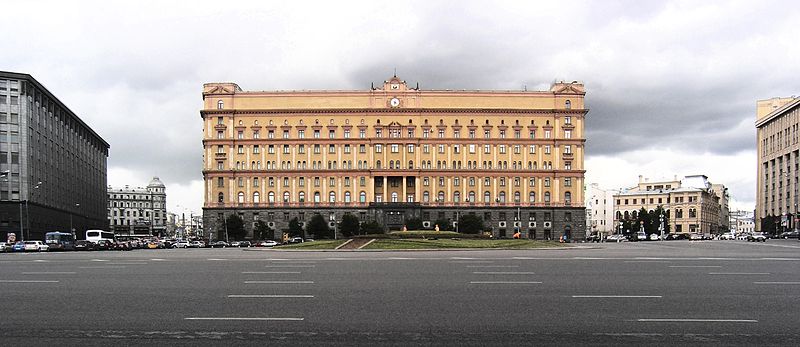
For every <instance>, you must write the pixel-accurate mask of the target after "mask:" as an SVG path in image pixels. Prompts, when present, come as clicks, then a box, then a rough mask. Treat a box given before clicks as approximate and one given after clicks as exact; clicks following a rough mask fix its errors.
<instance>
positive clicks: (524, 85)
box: [522, 84, 528, 92]
mask: <svg viewBox="0 0 800 347" xmlns="http://www.w3.org/2000/svg"><path fill="white" fill-rule="evenodd" d="M522 89H523V90H525V91H526V92H527V91H528V85H527V84H523V85H522Z"/></svg>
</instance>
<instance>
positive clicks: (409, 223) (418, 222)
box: [406, 218, 422, 230]
mask: <svg viewBox="0 0 800 347" xmlns="http://www.w3.org/2000/svg"><path fill="white" fill-rule="evenodd" d="M406 229H408V230H422V219H420V218H409V219H406Z"/></svg>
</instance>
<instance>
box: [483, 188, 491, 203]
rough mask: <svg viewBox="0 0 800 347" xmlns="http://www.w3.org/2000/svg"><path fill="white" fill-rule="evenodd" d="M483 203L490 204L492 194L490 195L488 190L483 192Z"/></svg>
mask: <svg viewBox="0 0 800 347" xmlns="http://www.w3.org/2000/svg"><path fill="white" fill-rule="evenodd" d="M483 202H485V203H490V202H492V194H491V193H489V191H488V190H487V191H485V192H483Z"/></svg>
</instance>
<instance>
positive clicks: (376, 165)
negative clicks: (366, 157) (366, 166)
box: [375, 160, 381, 169]
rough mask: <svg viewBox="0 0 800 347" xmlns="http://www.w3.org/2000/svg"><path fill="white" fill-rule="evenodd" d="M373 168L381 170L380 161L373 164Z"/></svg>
mask: <svg viewBox="0 0 800 347" xmlns="http://www.w3.org/2000/svg"><path fill="white" fill-rule="evenodd" d="M375 168H376V169H380V168H381V161H380V160H378V161H376V162H375Z"/></svg>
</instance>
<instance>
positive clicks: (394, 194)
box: [392, 192, 397, 202]
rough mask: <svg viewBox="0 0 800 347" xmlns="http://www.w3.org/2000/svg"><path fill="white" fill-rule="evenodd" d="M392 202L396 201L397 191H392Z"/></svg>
mask: <svg viewBox="0 0 800 347" xmlns="http://www.w3.org/2000/svg"><path fill="white" fill-rule="evenodd" d="M392 202H397V192H392Z"/></svg>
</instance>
